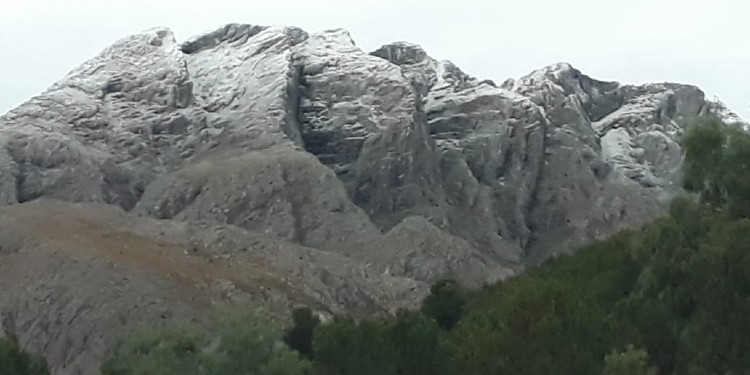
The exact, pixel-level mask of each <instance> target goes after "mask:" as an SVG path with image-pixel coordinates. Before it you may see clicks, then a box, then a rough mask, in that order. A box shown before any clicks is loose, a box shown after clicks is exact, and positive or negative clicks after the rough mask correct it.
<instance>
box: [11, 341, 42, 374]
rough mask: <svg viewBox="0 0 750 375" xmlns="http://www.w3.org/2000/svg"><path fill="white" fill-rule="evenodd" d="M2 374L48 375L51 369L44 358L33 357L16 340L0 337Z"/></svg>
mask: <svg viewBox="0 0 750 375" xmlns="http://www.w3.org/2000/svg"><path fill="white" fill-rule="evenodd" d="M0 374H3V375H48V374H49V369H48V368H47V364H46V363H45V362H44V360H43V359H41V358H35V357H32V356H30V355H29V354H27V353H24V352H23V351H22V350H21V348H20V347H19V346H18V344H16V343H15V342H13V341H10V340H7V339H4V338H0Z"/></svg>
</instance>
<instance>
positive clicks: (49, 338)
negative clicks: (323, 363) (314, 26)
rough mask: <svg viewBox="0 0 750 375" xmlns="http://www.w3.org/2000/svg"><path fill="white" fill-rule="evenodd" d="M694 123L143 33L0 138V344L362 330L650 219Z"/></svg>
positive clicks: (532, 83) (570, 81)
mask: <svg viewBox="0 0 750 375" xmlns="http://www.w3.org/2000/svg"><path fill="white" fill-rule="evenodd" d="M701 116H718V117H721V118H726V119H731V118H732V116H734V115H733V114H732V113H731V112H730V111H728V110H727V109H726V108H723V107H722V106H721V105H720V104H719V103H715V102H712V101H709V100H707V99H706V98H705V95H704V93H703V92H702V91H701V90H699V89H698V88H696V87H693V86H689V85H681V84H673V83H661V84H648V85H642V86H633V85H621V84H619V83H616V82H603V81H598V80H595V79H592V78H590V77H588V76H586V75H584V74H583V73H581V72H580V71H578V70H576V69H575V68H574V67H572V66H571V65H570V64H566V63H560V64H555V65H551V66H548V67H545V68H543V69H540V70H536V71H534V72H532V73H531V74H529V75H527V76H525V77H521V78H519V79H516V80H513V79H511V80H508V81H506V82H503V83H502V84H496V83H494V82H492V81H490V80H481V79H478V78H474V77H472V76H470V75H468V74H466V73H464V72H463V71H461V69H460V68H459V67H457V66H456V65H454V64H453V63H451V62H449V61H437V60H435V59H433V58H431V57H430V56H429V55H428V54H427V53H426V52H425V51H424V50H422V49H421V48H420V47H419V46H418V45H415V44H410V43H404V42H399V43H393V44H389V45H385V46H383V47H381V48H379V49H378V50H376V51H374V52H372V53H366V52H364V51H362V50H360V49H359V48H358V47H357V46H356V45H355V43H354V42H353V41H352V39H351V37H350V36H349V34H348V33H347V32H346V31H344V30H329V31H324V32H319V33H307V32H305V31H303V30H300V29H298V28H294V27H265V26H255V25H240V24H230V25H227V26H224V27H221V28H219V29H217V30H215V31H212V32H209V33H206V34H203V35H199V36H197V37H195V38H192V39H190V40H188V41H187V42H184V43H182V44H180V43H178V42H177V41H176V40H175V38H174V36H173V34H172V32H171V31H170V30H168V29H153V30H149V31H146V32H143V33H140V34H137V35H133V36H130V37H127V38H125V39H122V40H120V41H118V42H116V43H115V44H113V45H112V46H110V47H108V48H107V49H105V50H104V51H103V52H102V53H101V54H100V55H99V56H96V57H95V58H93V59H91V60H90V61H87V62H85V63H84V64H83V65H81V66H80V67H79V68H77V69H75V70H73V71H72V72H70V73H69V74H68V75H67V76H65V77H64V78H63V79H61V80H60V81H58V82H56V83H55V84H53V85H52V86H51V87H50V88H49V89H48V90H47V91H46V92H44V93H42V94H41V95H39V96H36V97H34V98H32V99H30V100H29V101H27V102H26V103H24V104H23V105H21V106H20V107H18V108H16V109H14V110H12V111H10V112H9V113H7V114H6V115H4V116H2V117H0V204H2V205H3V207H2V208H0V222H1V223H2V224H1V225H0V228H1V229H0V286H1V287H0V306H4V311H3V312H2V314H3V315H2V316H3V322H11V323H9V324H5V323H4V324H3V327H4V332H5V334H6V335H10V334H12V335H14V337H16V336H17V337H19V339H20V341H21V342H22V343H23V345H24V346H25V347H27V348H29V349H30V350H32V351H37V352H43V353H44V354H45V355H46V356H47V359H48V361H49V362H50V364H51V365H52V366H53V368H54V372H55V373H59V374H77V373H80V372H81V371H82V372H83V373H89V372H90V371H93V370H92V369H93V368H94V367H95V366H97V365H98V363H99V362H97V361H100V360H101V358H102V357H103V356H104V355H105V354H106V353H107V351H108V347H109V346H108V345H109V343H110V342H111V339H112V336H113V334H115V333H117V332H118V330H119V329H121V328H122V327H124V326H126V325H128V324H132V323H134V322H160V321H164V320H173V319H183V318H184V319H188V318H191V317H194V316H197V315H198V313H197V311H199V310H200V309H201V308H204V307H205V306H209V305H213V304H225V303H235V304H242V303H271V302H275V301H280V304H281V305H283V306H287V305H290V304H296V303H302V304H306V305H309V306H313V307H314V308H315V309H317V310H319V311H322V312H328V313H336V312H342V311H346V312H349V313H354V314H363V315H364V314H371V313H376V312H379V311H387V310H393V309H395V308H398V307H404V306H406V307H408V306H413V305H414V304H415V303H417V302H418V301H419V299H420V298H421V297H422V296H424V295H425V293H426V292H427V290H428V287H429V285H430V283H433V282H435V281H437V280H439V279H441V278H446V277H451V278H455V279H458V280H460V281H461V282H462V283H464V284H466V285H468V286H480V285H482V284H483V283H486V282H492V281H495V280H499V279H503V278H505V277H508V276H511V275H513V274H515V273H517V272H520V271H522V270H523V269H524V268H525V267H527V266H528V265H533V264H536V263H538V262H540V261H542V260H544V259H546V258H548V257H550V256H552V255H554V254H557V253H560V252H565V251H569V250H571V249H573V248H574V247H575V246H577V245H580V244H582V243H585V242H588V241H591V240H594V239H598V238H603V237H605V236H607V235H609V234H612V233H615V232H616V231H618V230H621V229H623V228H633V227H636V226H638V225H640V224H642V223H645V222H646V221H647V220H649V219H651V218H653V217H654V216H656V215H658V214H659V213H661V212H662V210H663V205H664V203H665V202H667V201H668V199H669V198H671V197H672V196H673V195H674V194H675V193H677V192H679V191H680V188H679V186H680V184H679V180H680V166H681V161H682V152H681V148H680V146H679V144H678V140H679V138H680V135H681V134H682V132H683V129H684V124H686V123H687V122H689V121H691V120H692V119H695V118H697V117H701ZM735 117H736V116H735Z"/></svg>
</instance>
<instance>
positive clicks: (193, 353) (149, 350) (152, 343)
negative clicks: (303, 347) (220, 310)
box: [101, 311, 310, 375]
mask: <svg viewBox="0 0 750 375" xmlns="http://www.w3.org/2000/svg"><path fill="white" fill-rule="evenodd" d="M309 368H310V365H309V363H308V362H307V361H305V360H303V359H301V358H300V356H299V354H298V353H296V352H294V351H292V350H291V349H289V348H288V347H287V346H286V345H285V344H284V343H283V341H282V330H281V328H280V327H279V326H278V324H276V323H275V322H274V321H272V320H271V319H270V318H268V317H267V316H266V315H265V314H263V313H260V312H257V311H250V312H245V313H242V314H231V313H225V315H223V316H221V317H220V318H219V319H218V320H217V322H216V323H215V324H212V325H211V327H210V328H209V329H206V330H200V329H197V328H196V329H188V328H168V329H162V330H154V329H143V330H134V331H132V332H130V333H129V334H128V335H127V336H126V337H125V338H124V339H123V341H122V343H121V345H120V346H119V348H118V350H117V352H116V354H115V356H114V358H112V359H110V360H108V361H106V362H105V363H104V364H103V365H102V368H101V370H102V374H103V375H178V374H179V375H226V374H254V375H301V374H305V373H307V372H308V370H309Z"/></svg>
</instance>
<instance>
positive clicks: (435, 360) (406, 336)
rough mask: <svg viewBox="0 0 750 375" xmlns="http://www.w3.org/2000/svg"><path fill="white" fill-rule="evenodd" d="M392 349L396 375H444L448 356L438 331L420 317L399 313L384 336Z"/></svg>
mask: <svg viewBox="0 0 750 375" xmlns="http://www.w3.org/2000/svg"><path fill="white" fill-rule="evenodd" d="M386 334H387V336H388V339H389V341H390V345H391V346H392V347H393V350H394V352H395V353H394V354H395V358H394V363H395V366H396V373H397V374H400V375H442V374H446V373H447V368H448V356H449V353H448V352H447V350H446V348H445V345H443V343H442V340H441V339H442V337H441V331H440V327H438V325H437V323H436V322H435V320H433V319H430V318H429V317H427V316H425V315H424V314H420V313H418V312H410V311H400V312H399V313H398V314H397V315H396V317H395V318H394V320H393V322H392V323H391V324H390V325H389V327H388V330H387V332H386Z"/></svg>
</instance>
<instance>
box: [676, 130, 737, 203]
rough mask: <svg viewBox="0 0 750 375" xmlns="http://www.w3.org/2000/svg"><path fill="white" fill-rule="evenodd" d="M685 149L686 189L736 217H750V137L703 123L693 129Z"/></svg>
mask: <svg viewBox="0 0 750 375" xmlns="http://www.w3.org/2000/svg"><path fill="white" fill-rule="evenodd" d="M683 146H684V148H685V166H684V186H685V188H686V189H688V190H691V191H694V192H696V193H698V194H699V196H700V198H701V201H703V202H705V203H707V204H709V205H711V206H714V207H716V208H724V207H726V208H727V210H726V213H727V214H729V215H731V216H733V217H748V216H750V179H748V176H750V135H749V134H748V133H746V132H744V131H742V130H740V129H738V128H736V127H731V126H728V125H724V124H722V123H721V122H719V121H717V120H703V121H701V122H698V123H696V124H694V125H693V126H691V127H690V129H689V131H688V132H687V134H686V135H685V137H684V139H683Z"/></svg>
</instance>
